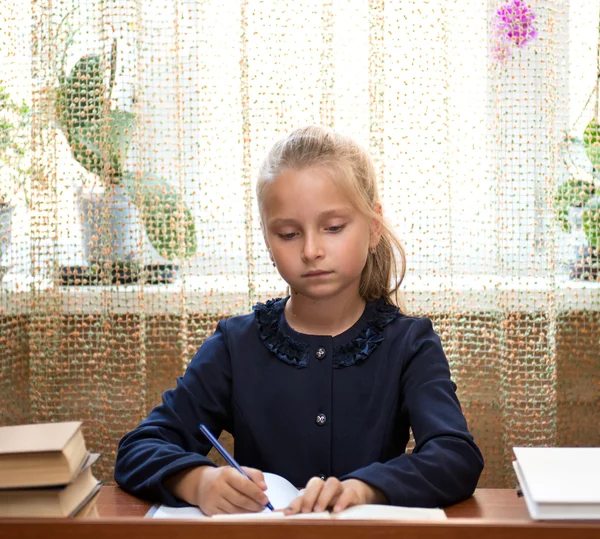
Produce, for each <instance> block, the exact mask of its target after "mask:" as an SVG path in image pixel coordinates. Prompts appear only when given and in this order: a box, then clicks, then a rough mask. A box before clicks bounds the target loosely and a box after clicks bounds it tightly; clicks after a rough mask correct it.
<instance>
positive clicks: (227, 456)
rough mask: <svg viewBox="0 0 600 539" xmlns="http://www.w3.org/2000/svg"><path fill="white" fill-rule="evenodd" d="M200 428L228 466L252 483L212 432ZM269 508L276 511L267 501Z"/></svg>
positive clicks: (202, 425) (202, 427) (203, 426)
mask: <svg viewBox="0 0 600 539" xmlns="http://www.w3.org/2000/svg"><path fill="white" fill-rule="evenodd" d="M198 428H199V429H200V430H201V431H202V434H204V436H206V437H207V438H208V440H209V442H210V443H211V444H213V445H214V446H215V449H216V450H217V451H218V452H219V453H221V456H222V457H223V458H224V459H225V460H226V461H227V464H229V465H230V466H233V467H234V468H235V469H236V470H237V471H238V472H240V473H241V474H242V475H243V476H245V477H247V478H248V479H250V481H252V479H251V478H250V476H249V475H248V474H247V473H246V472H245V471H244V470H242V468H241V466H240V465H239V464H238V463H237V462H236V461H235V460H233V457H232V456H231V455H230V454H229V453H228V452H227V449H225V448H224V447H223V446H222V445H221V444H220V443H219V440H217V439H216V438H215V437H214V436H213V435H212V432H210V431H209V430H208V429H207V428H206V425H204V424H201V425H200V426H199V427H198ZM252 482H253V483H254V481H252ZM267 508H268V509H270V510H271V511H275V509H274V507H273V506H272V505H271V502H269V501H267Z"/></svg>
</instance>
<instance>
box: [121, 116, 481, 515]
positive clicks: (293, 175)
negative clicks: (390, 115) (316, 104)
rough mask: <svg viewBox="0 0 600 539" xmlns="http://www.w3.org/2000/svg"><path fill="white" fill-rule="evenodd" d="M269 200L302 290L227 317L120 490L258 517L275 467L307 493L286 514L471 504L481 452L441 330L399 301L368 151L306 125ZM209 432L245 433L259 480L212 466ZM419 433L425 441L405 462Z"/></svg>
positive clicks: (290, 277) (240, 448)
mask: <svg viewBox="0 0 600 539" xmlns="http://www.w3.org/2000/svg"><path fill="white" fill-rule="evenodd" d="M257 198H258V203H259V209H260V216H261V223H262V230H263V234H264V239H265V243H266V246H267V249H268V251H269V254H270V257H271V260H272V261H273V264H274V265H275V266H276V267H277V270H278V271H279V273H280V274H281V276H282V278H283V279H284V280H285V281H286V282H287V283H288V285H289V290H290V295H289V297H287V298H284V299H275V300H271V301H268V302H267V303H265V304H258V305H256V306H255V307H254V309H253V310H254V312H253V313H252V314H248V315H244V316H236V317H232V318H229V319H227V320H221V321H220V322H219V324H218V326H217V329H216V331H215V333H214V335H212V336H211V337H210V338H209V339H207V340H206V342H205V343H204V344H203V345H202V346H201V347H200V349H199V350H198V352H197V353H196V355H195V356H194V358H193V359H192V361H191V363H190V365H189V367H188V369H187V370H186V372H185V374H184V376H183V377H181V378H179V379H178V383H177V387H176V388H175V389H173V390H170V391H167V392H165V394H164V395H163V403H162V404H161V405H160V406H157V407H156V408H155V409H154V410H153V411H152V412H151V413H150V415H149V416H148V418H147V419H145V420H144V421H143V422H142V423H141V424H140V425H139V426H138V427H137V428H136V429H135V430H133V431H132V432H130V433H129V434H127V435H126V436H125V437H124V438H123V439H122V440H121V442H120V443H119V450H118V455H117V462H116V468H115V479H116V480H117V482H118V483H119V484H120V485H121V486H122V487H123V488H124V489H125V490H127V491H129V492H131V493H132V494H134V495H136V496H140V497H143V498H147V499H149V500H152V501H158V502H162V503H165V504H168V505H174V506H181V505H185V504H186V503H187V504H192V505H197V506H199V507H200V509H202V511H203V512H204V513H206V514H208V515H212V514H215V513H231V512H245V511H259V510H261V509H262V508H263V507H264V506H265V504H266V503H267V497H266V495H265V493H264V490H265V489H266V485H265V483H264V477H263V474H262V472H263V471H268V472H273V473H276V474H279V475H281V476H283V477H285V478H287V479H288V480H290V481H291V482H292V483H293V484H294V485H296V486H298V487H302V486H306V490H305V491H304V493H303V495H302V496H300V497H299V498H297V499H296V500H295V501H294V502H293V503H292V505H291V506H290V507H289V508H287V509H286V512H287V513H290V514H291V513H297V512H310V511H322V510H324V509H326V508H330V509H332V510H333V511H341V510H343V509H345V508H347V507H349V506H352V505H356V504H364V503H389V504H393V505H404V506H421V507H436V506H445V505H449V504H453V503H456V502H459V501H461V500H463V499H465V498H467V497H469V496H470V495H471V494H472V493H473V491H474V489H475V486H476V485H477V481H478V479H479V475H480V473H481V470H482V468H483V458H482V456H481V453H480V451H479V449H478V448H477V446H476V445H475V443H474V441H473V437H472V436H471V434H470V432H469V430H468V428H467V424H466V421H465V418H464V416H463V414H462V411H461V407H460V404H459V402H458V399H457V397H456V394H455V390H456V386H455V384H454V383H453V382H452V381H451V378H450V372H449V368H448V362H447V360H446V357H445V355H444V352H443V350H442V346H441V344H440V340H439V338H438V336H437V335H436V334H435V332H434V331H433V329H432V325H431V322H430V321H429V320H428V319H427V318H415V317H409V316H406V315H404V314H402V313H401V311H400V309H399V308H398V307H397V306H396V305H395V304H394V301H393V299H394V297H395V296H396V294H397V290H398V287H399V285H400V283H401V281H402V277H403V274H404V252H403V250H402V246H401V245H400V243H399V242H398V241H397V239H396V238H395V237H394V235H393V233H392V232H391V230H390V229H389V228H388V226H387V225H386V224H385V221H384V220H383V218H382V215H381V213H382V212H381V205H380V202H379V195H378V192H377V186H376V178H375V170H374V167H373V164H372V162H371V159H370V157H369V156H368V154H367V153H366V152H365V151H364V150H363V149H362V148H360V147H359V146H358V145H357V144H356V143H355V142H354V141H352V140H351V139H349V138H347V137H344V136H341V135H339V134H337V133H334V132H332V131H328V130H325V129H322V128H319V127H306V128H301V129H297V130H295V131H293V132H292V133H291V134H290V135H288V136H287V137H285V138H284V139H282V140H281V141H279V142H278V143H277V144H275V146H274V147H273V148H272V150H271V151H270V152H269V154H268V155H267V157H266V159H265V161H264V163H263V164H262V166H261V168H260V172H259V178H258V184H257ZM395 250H397V251H398V254H399V258H400V260H401V261H402V266H401V268H400V269H398V268H397V267H396V262H395V261H396V254H395ZM200 423H205V424H206V425H207V426H208V428H209V429H210V430H211V431H212V432H213V433H215V435H217V436H218V435H219V434H220V433H221V432H222V430H223V429H225V430H227V431H228V432H230V433H232V434H233V436H234V437H235V459H236V460H237V461H238V462H239V463H240V464H242V465H245V466H248V468H245V470H246V471H247V473H248V474H249V476H250V477H251V479H252V481H251V480H250V479H248V478H246V477H244V476H243V475H242V474H240V473H239V472H238V471H236V470H235V469H234V468H232V467H229V466H226V467H216V466H215V465H214V464H213V463H212V462H211V461H210V460H208V459H207V458H206V456H205V455H206V454H207V453H208V451H209V450H210V449H211V446H210V444H209V442H208V441H207V440H206V439H205V437H204V436H203V434H202V433H201V432H200V431H199V430H198V425H199V424H200ZM409 427H412V430H413V433H414V436H415V441H416V446H415V448H414V450H413V451H412V453H410V454H406V453H405V447H406V444H407V442H408V440H409Z"/></svg>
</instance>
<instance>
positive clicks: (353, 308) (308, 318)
mask: <svg viewBox="0 0 600 539" xmlns="http://www.w3.org/2000/svg"><path fill="white" fill-rule="evenodd" d="M364 309H365V301H364V300H363V299H362V298H361V297H360V296H359V294H358V291H352V292H350V293H346V294H342V295H340V296H336V297H335V298H324V299H316V300H315V299H313V298H309V297H307V296H303V295H302V294H299V293H297V292H294V290H292V291H291V294H290V299H289V300H288V301H287V303H286V305H285V318H286V321H287V323H288V324H289V325H290V327H291V328H292V329H294V330H295V331H297V332H299V333H306V334H309V335H333V336H335V335H339V334H340V333H343V332H344V331H346V330H347V329H348V328H351V327H352V326H353V325H354V324H355V323H356V321H357V320H358V319H359V318H360V317H361V315H362V313H363V311H364Z"/></svg>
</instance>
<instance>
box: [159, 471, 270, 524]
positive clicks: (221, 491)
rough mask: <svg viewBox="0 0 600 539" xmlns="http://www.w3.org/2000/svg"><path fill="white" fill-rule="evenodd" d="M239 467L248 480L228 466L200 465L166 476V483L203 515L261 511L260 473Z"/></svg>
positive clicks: (263, 496)
mask: <svg viewBox="0 0 600 539" xmlns="http://www.w3.org/2000/svg"><path fill="white" fill-rule="evenodd" d="M242 469H243V470H244V471H245V472H246V473H247V474H248V475H249V476H250V478H251V479H252V481H250V479H248V478H247V477H244V476H243V475H242V474H241V473H240V472H238V471H237V470H236V469H235V468H232V467H231V466H222V467H219V468H214V467H212V466H200V467H196V468H192V469H191V470H184V471H183V472H181V473H179V474H177V475H175V476H173V477H171V478H169V479H168V480H167V482H166V486H167V488H168V489H169V490H170V491H171V492H172V493H173V494H174V495H175V496H177V497H178V498H180V499H182V500H184V501H186V502H188V503H189V504H192V505H197V506H198V507H199V508H200V509H201V511H202V512H203V513H204V514H205V515H207V516H212V515H217V514H223V513H255V512H257V511H262V510H263V509H264V507H265V505H266V504H267V502H268V498H267V495H266V494H265V492H264V491H265V490H267V484H266V483H265V478H264V476H263V473H262V472H261V471H260V470H256V469H254V468H247V467H245V466H242Z"/></svg>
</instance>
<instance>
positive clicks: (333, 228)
mask: <svg viewBox="0 0 600 539" xmlns="http://www.w3.org/2000/svg"><path fill="white" fill-rule="evenodd" d="M345 226H346V225H335V226H328V227H327V230H328V231H329V232H333V233H335V232H340V231H341V230H343V229H344V227H345Z"/></svg>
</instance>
